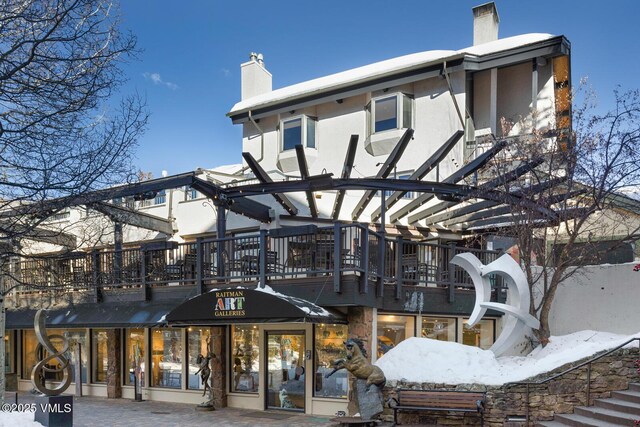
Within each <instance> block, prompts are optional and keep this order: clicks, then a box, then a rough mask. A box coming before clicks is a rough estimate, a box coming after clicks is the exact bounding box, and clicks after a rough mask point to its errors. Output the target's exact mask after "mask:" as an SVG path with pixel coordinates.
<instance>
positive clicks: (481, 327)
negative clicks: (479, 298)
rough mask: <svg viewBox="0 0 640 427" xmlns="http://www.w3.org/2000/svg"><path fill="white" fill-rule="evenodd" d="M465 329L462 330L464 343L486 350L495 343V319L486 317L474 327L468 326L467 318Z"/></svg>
mask: <svg viewBox="0 0 640 427" xmlns="http://www.w3.org/2000/svg"><path fill="white" fill-rule="evenodd" d="M464 324H465V325H464V328H463V329H464V330H463V332H462V343H463V344H466V345H471V346H474V347H480V348H482V349H484V350H486V349H488V348H489V347H491V345H492V344H493V342H494V340H495V337H494V329H495V320H490V319H485V320H481V321H479V322H478V323H476V324H475V326H473V327H472V328H467V319H465V320H464Z"/></svg>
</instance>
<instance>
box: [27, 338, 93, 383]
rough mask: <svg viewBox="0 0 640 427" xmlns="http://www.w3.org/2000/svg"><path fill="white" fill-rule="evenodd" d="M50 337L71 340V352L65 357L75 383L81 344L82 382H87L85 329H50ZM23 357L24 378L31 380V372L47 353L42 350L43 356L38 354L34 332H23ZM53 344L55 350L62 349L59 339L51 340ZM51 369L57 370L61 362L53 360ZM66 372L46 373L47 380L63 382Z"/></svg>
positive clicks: (65, 354) (50, 363) (66, 353)
mask: <svg viewBox="0 0 640 427" xmlns="http://www.w3.org/2000/svg"><path fill="white" fill-rule="evenodd" d="M47 333H48V334H49V335H62V336H64V337H65V338H67V339H68V340H69V350H67V351H66V352H65V353H64V356H65V357H66V358H67V359H68V360H69V364H70V365H71V381H72V382H75V375H76V364H77V363H78V360H77V357H76V348H77V345H78V344H80V374H81V375H82V382H83V383H86V382H87V346H86V344H87V334H86V331H85V330H84V329H69V330H63V329H48V330H47ZM22 336H23V347H22V348H23V356H22V378H24V379H30V378H31V371H32V370H33V367H34V366H35V364H36V363H37V362H38V361H39V360H42V358H43V357H44V356H46V355H47V352H46V351H44V350H42V351H43V353H42V354H39V355H38V354H36V350H37V347H38V340H37V339H36V335H35V332H34V331H33V330H25V331H23V334H22ZM51 343H52V344H53V346H54V347H55V348H62V340H60V339H59V338H51ZM49 365H50V367H52V368H57V367H58V365H59V362H58V361H57V360H55V359H54V360H52V361H50V362H49ZM63 376H64V372H63V371H62V370H61V371H57V372H45V379H47V380H51V381H62V378H63Z"/></svg>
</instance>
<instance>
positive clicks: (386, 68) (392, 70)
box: [227, 33, 557, 116]
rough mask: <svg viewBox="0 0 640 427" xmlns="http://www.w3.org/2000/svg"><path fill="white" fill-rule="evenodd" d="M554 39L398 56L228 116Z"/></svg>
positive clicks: (261, 99)
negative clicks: (429, 66)
mask: <svg viewBox="0 0 640 427" xmlns="http://www.w3.org/2000/svg"><path fill="white" fill-rule="evenodd" d="M555 37H557V36H554V35H551V34H542V33H532V34H523V35H519V36H515V37H508V38H504V39H499V40H496V41H493V42H489V43H484V44H481V45H478V46H471V47H467V48H464V49H460V50H430V51H425V52H419V53H413V54H410V55H404V56H399V57H397V58H392V59H388V60H385V61H381V62H376V63H373V64H369V65H365V66H363V67H358V68H353V69H351V70H347V71H343V72H340V73H336V74H331V75H328V76H324V77H320V78H317V79H313V80H308V81H306V82H302V83H298V84H295V85H291V86H286V87H283V88H280V89H276V90H273V91H271V92H268V93H264V94H262V95H258V96H254V97H251V98H248V99H245V100H243V101H240V102H238V103H237V104H235V105H234V106H233V107H232V108H231V111H229V113H227V116H236V115H239V114H242V113H246V112H248V111H250V110H255V109H259V108H264V107H268V106H271V105H274V104H278V103H281V102H283V101H287V100H291V101H294V100H297V99H301V98H305V97H308V96H310V95H316V94H321V93H325V92H335V91H336V90H338V91H339V90H341V89H345V90H346V89H348V88H350V87H351V86H353V85H354V84H355V83H364V82H367V81H373V80H375V79H379V78H381V77H387V76H393V75H396V74H401V73H406V72H408V71H412V70H415V69H420V68H424V67H425V66H428V65H430V64H431V65H436V64H442V63H444V62H445V61H446V62H449V61H452V60H455V59H463V58H467V57H482V56H485V55H490V54H495V53H498V52H502V51H506V50H511V49H515V48H519V47H524V46H529V45H535V44H537V43H540V42H544V41H547V40H550V39H554V38H555Z"/></svg>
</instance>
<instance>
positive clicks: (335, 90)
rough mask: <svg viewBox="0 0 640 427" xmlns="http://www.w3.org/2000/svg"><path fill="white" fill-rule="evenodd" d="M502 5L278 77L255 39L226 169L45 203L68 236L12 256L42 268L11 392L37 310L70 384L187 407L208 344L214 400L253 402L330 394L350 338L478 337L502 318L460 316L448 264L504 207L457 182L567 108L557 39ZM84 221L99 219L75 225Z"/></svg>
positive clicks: (340, 388)
mask: <svg viewBox="0 0 640 427" xmlns="http://www.w3.org/2000/svg"><path fill="white" fill-rule="evenodd" d="M498 21H499V19H498V15H497V11H496V10H495V6H494V5H493V3H489V4H486V5H482V6H479V7H477V8H475V9H474V44H473V46H471V47H468V48H464V49H459V50H438V51H427V52H421V53H416V54H412V55H407V56H403V57H399V58H393V59H389V60H386V61H382V62H379V63H375V64H371V65H367V66H363V67H360V68H356V69H352V70H348V71H344V72H341V73H338V74H334V75H330V76H326V77H321V78H319V79H315V80H311V81H307V82H303V83H300V84H296V85H292V86H289V87H285V88H280V89H276V90H272V87H271V86H272V85H271V74H270V73H269V72H268V71H267V69H266V66H265V64H264V61H263V59H262V57H261V56H260V55H255V54H252V55H251V57H250V60H249V61H248V62H246V63H244V64H242V66H241V68H242V99H241V100H240V101H239V102H238V103H237V104H236V105H234V106H233V107H232V108H231V110H230V111H229V113H228V116H229V117H230V119H231V120H232V122H233V123H234V124H238V125H241V126H242V128H243V141H242V147H243V158H244V163H243V164H242V165H236V166H229V167H221V168H216V169H210V170H198V171H194V172H193V173H188V174H182V175H178V176H170V177H164V178H160V179H156V180H151V181H146V182H142V183H139V184H135V185H128V186H122V187H117V188H114V189H110V190H109V191H105V192H103V193H100V194H97V195H95V197H94V199H95V200H93V201H92V202H91V203H89V205H90V206H89V207H90V209H69V210H63V211H61V212H59V213H58V214H57V215H58V216H57V217H56V218H52V220H51V221H50V222H49V227H54V228H55V227H56V225H60V227H61V230H64V232H65V234H64V235H61V234H59V235H58V236H56V239H44V238H42V236H40V237H41V238H40V239H38V240H40V241H39V242H38V243H36V244H34V245H33V247H31V248H28V247H27V246H25V251H30V252H31V253H32V254H33V253H38V254H42V253H49V254H51V256H48V257H45V258H43V257H36V258H34V259H31V260H29V259H19V258H13V259H12V261H11V262H10V263H9V266H8V269H9V271H10V272H11V275H12V277H13V279H12V280H18V281H21V282H23V283H25V284H34V285H38V288H33V287H31V288H28V287H25V288H24V289H22V290H18V291H15V292H13V294H12V296H11V297H10V298H9V300H8V301H9V302H8V304H9V305H10V310H9V312H8V315H7V327H8V329H9V331H8V333H7V335H6V337H5V342H6V344H7V358H6V360H7V369H8V370H9V372H14V373H15V378H16V383H17V387H18V388H19V389H21V390H27V389H30V388H31V386H30V383H29V378H30V373H31V369H32V367H33V365H34V362H35V360H36V356H37V355H36V354H35V350H36V345H37V342H36V340H35V336H34V333H33V330H32V327H33V325H32V322H33V313H34V309H35V308H39V307H50V308H51V309H52V312H51V314H50V317H49V324H50V325H51V328H58V329H57V331H56V332H58V333H61V334H66V335H69V336H71V337H73V338H74V339H75V340H76V341H77V342H79V343H81V345H82V357H81V359H82V360H80V361H77V360H74V362H73V363H81V365H82V370H81V371H82V382H83V383H85V384H86V385H85V393H86V394H91V395H98V396H110V397H120V396H122V397H128V398H133V397H134V394H135V392H136V391H135V390H134V384H135V382H136V381H139V382H140V390H139V391H141V392H142V394H143V396H144V398H145V399H152V400H169V401H184V402H194V403H196V402H200V401H201V393H202V388H203V384H202V382H201V380H200V378H199V376H198V375H196V372H197V370H198V368H199V365H198V364H197V362H196V360H197V355H198V354H205V355H206V353H207V348H213V350H214V353H215V354H216V356H217V359H216V363H214V373H213V375H214V382H213V383H214V394H215V396H216V402H217V404H218V405H230V406H235V407H242V408H253V409H256V410H264V409H269V408H286V409H293V410H298V411H304V412H306V413H312V414H333V413H335V412H336V411H337V410H345V409H346V407H347V404H348V401H347V396H348V384H347V376H346V373H337V374H335V375H333V376H332V377H330V378H328V379H327V378H325V373H327V372H329V371H330V370H331V367H330V362H331V360H333V359H335V358H336V357H337V356H339V355H340V352H341V348H342V341H343V338H345V337H347V336H352V335H355V336H358V337H361V338H363V339H364V340H365V341H366V346H367V347H368V349H369V351H370V353H371V356H372V358H373V359H374V360H375V358H376V357H377V356H378V355H381V354H384V352H385V351H387V350H388V349H389V348H391V347H393V346H395V345H397V344H398V343H399V342H400V341H402V340H404V339H406V338H408V337H412V336H427V337H432V338H436V339H441V340H448V341H458V342H462V343H465V344H470V345H477V346H481V347H484V348H487V347H488V346H490V345H491V344H492V343H493V341H494V339H495V336H496V334H497V333H498V331H499V330H500V319H499V317H498V316H497V315H495V316H494V317H493V318H488V319H486V320H484V321H483V323H482V324H481V325H479V326H477V327H476V328H473V329H465V328H463V325H464V323H465V319H466V318H467V317H468V315H469V314H470V312H471V310H472V308H473V303H474V298H475V294H474V291H473V287H472V286H471V285H470V283H469V282H468V280H467V279H465V277H464V276H463V275H462V272H461V271H460V270H458V269H456V268H454V267H452V266H451V265H449V263H448V261H449V260H450V259H451V257H452V256H453V255H454V254H456V253H459V252H462V251H473V252H475V253H476V254H477V255H478V257H479V258H480V259H482V260H483V261H485V262H488V261H490V260H492V259H494V258H495V257H497V256H498V255H499V254H500V251H499V249H500V248H499V247H497V246H493V247H488V245H487V240H486V239H478V238H476V237H477V236H478V233H479V232H481V231H483V230H490V229H492V227H495V226H496V224H498V223H500V221H504V215H506V211H504V212H503V213H502V214H498V213H496V211H487V210H486V209H487V208H497V209H504V206H503V205H502V204H501V201H500V200H499V199H497V198H494V199H491V198H489V199H488V200H483V201H480V200H476V198H478V197H479V196H480V195H479V194H477V193H473V188H472V187H473V185H475V184H481V185H484V190H486V192H485V193H484V194H483V196H485V197H488V196H487V194H489V193H491V190H492V189H493V188H494V187H495V185H496V184H492V182H491V181H483V180H482V177H479V171H480V170H481V168H482V166H483V165H485V164H486V163H487V161H489V160H490V159H491V158H493V157H494V156H496V155H498V153H500V152H501V150H503V149H504V148H505V147H507V146H508V141H509V138H510V137H515V136H522V135H526V134H528V133H531V132H532V131H533V130H536V131H539V132H543V133H544V132H547V131H548V134H549V138H552V139H554V140H557V141H558V142H559V143H562V142H563V141H564V139H565V138H566V137H567V135H568V131H569V129H570V125H571V123H570V105H569V102H568V93H569V89H570V44H569V42H568V41H567V39H566V38H565V37H563V36H553V35H550V34H526V35H519V36H514V37H508V38H503V39H499V38H498ZM505 121H511V122H512V123H514V124H515V125H513V126H504V123H505ZM526 170H527V169H526V167H523V168H521V169H520V170H518V171H514V172H513V173H512V174H511V175H512V176H514V177H517V176H520V175H522V174H524V173H525V172H526ZM329 174H333V175H332V176H330V175H329ZM354 178H355V179H354ZM492 185H493V186H492ZM491 194H493V193H491ZM381 196H382V197H381ZM436 196H437V197H436ZM106 199H108V202H106V203H105V202H104V201H105V200H106ZM461 202H464V203H463V204H461ZM85 203H86V200H85ZM483 203H484V204H483ZM127 206H135V207H136V211H135V212H132V211H130V210H128V209H127ZM483 210H485V211H484V213H482V212H483ZM500 215H502V216H500ZM496 216H497V218H496ZM96 218H98V219H96ZM92 219H93V220H95V221H97V222H100V224H102V225H101V226H100V227H98V228H99V229H100V230H101V231H105V230H106V231H107V232H101V233H94V234H91V233H88V234H87V232H86V231H80V228H82V224H85V225H86V224H89V223H90V220H92ZM70 225H71V226H70ZM92 227H93V229H95V224H94V225H93V226H92ZM92 227H89V228H92ZM80 234H82V235H83V236H85V237H86V238H85V239H83V240H82V243H79V244H77V243H76V245H75V247H73V250H72V251H69V250H66V251H63V252H64V253H63V254H61V253H62V252H61V247H62V246H64V243H63V242H61V240H62V238H63V237H70V238H72V239H73V238H74V236H75V237H76V240H77V236H78V235H80ZM43 240H45V242H44V243H43V242H42V241H43ZM267 285H268V286H267ZM5 286H6V283H5ZM47 286H51V291H50V292H48V291H47V290H46V288H47ZM18 289H21V288H18ZM34 289H36V290H34ZM494 293H495V295H494V299H496V300H504V298H505V295H504V293H503V291H502V289H501V288H500V286H499V284H497V286H496V288H495V289H494ZM190 298H191V299H190ZM185 301H186V302H185ZM167 324H168V326H167ZM51 379H52V380H55V379H56V378H51ZM283 390H284V391H285V392H284V394H283V393H282V392H283Z"/></svg>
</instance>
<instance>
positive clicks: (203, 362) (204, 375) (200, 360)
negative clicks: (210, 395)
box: [196, 352, 214, 396]
mask: <svg viewBox="0 0 640 427" xmlns="http://www.w3.org/2000/svg"><path fill="white" fill-rule="evenodd" d="M213 357H214V356H213V354H212V353H211V352H209V353H207V356H206V357H205V356H203V355H202V354H198V357H197V358H196V363H197V364H198V365H200V369H198V370H197V371H196V375H198V374H200V378H201V379H202V384H204V391H203V392H202V395H203V396H204V395H206V394H207V390H208V391H211V385H209V377H210V376H211V368H210V367H209V362H210V361H211V359H213Z"/></svg>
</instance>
